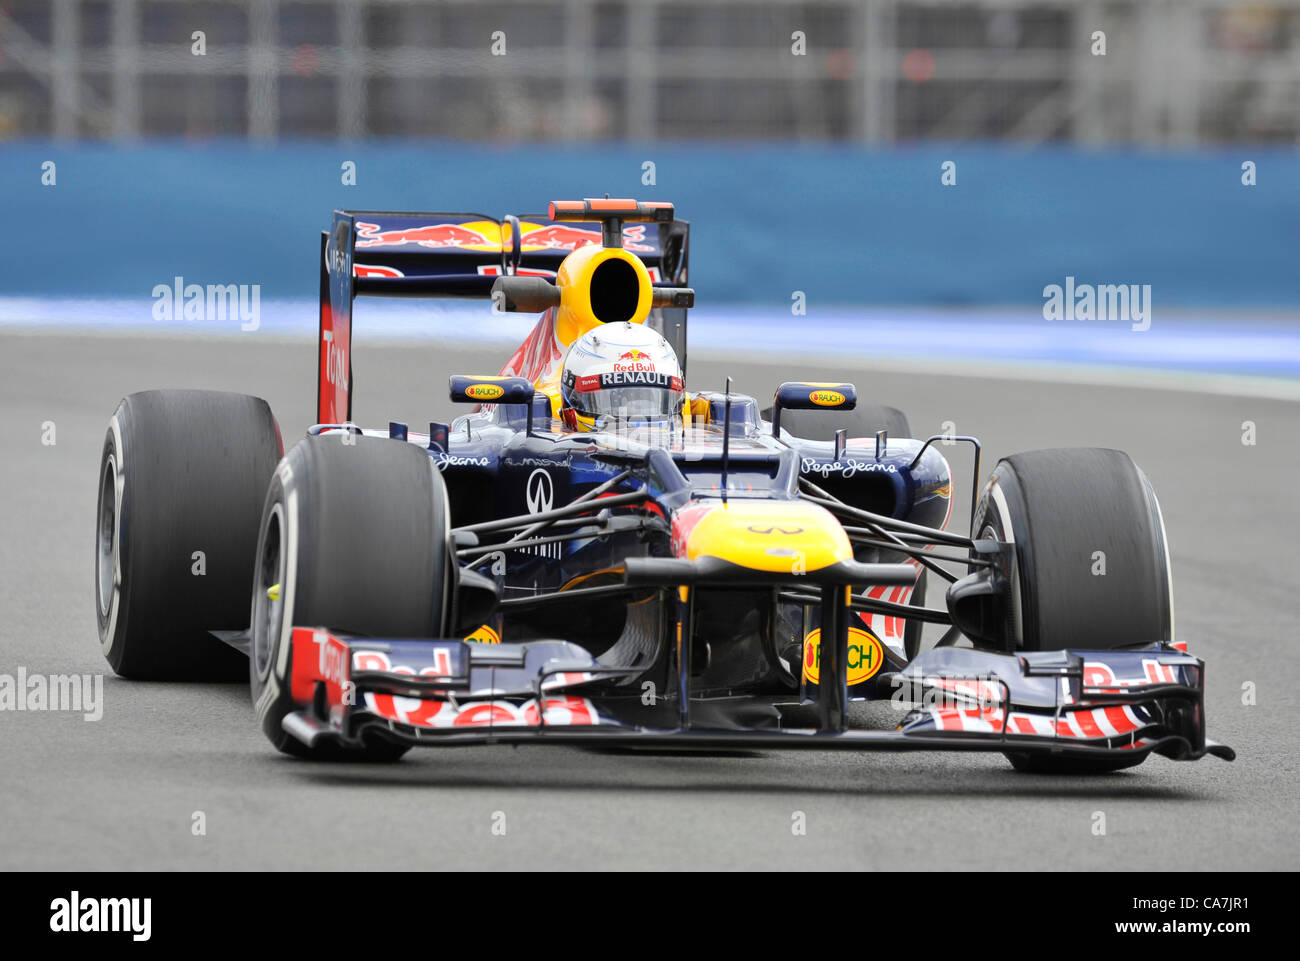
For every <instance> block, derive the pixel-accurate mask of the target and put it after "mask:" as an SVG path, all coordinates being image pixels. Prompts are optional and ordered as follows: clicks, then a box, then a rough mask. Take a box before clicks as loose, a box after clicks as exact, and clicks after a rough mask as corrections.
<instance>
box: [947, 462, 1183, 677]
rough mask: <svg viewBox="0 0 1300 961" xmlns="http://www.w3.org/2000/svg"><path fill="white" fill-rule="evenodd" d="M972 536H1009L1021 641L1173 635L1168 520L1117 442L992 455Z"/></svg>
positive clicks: (1098, 645)
mask: <svg viewBox="0 0 1300 961" xmlns="http://www.w3.org/2000/svg"><path fill="white" fill-rule="evenodd" d="M973 529H974V530H975V532H976V537H977V538H990V537H991V538H996V539H998V540H1003V541H1010V542H1012V543H1014V544H1015V555H1014V557H1015V560H1014V570H1013V572H1012V585H1011V587H1012V603H1011V612H1010V613H1011V617H1010V620H1011V627H1010V630H1011V632H1012V634H1013V637H1012V638H1011V639H1010V640H1014V642H1015V647H1016V649H1017V650H1025V651H1053V650H1064V649H1066V648H1078V649H1082V650H1107V649H1111V648H1122V647H1134V646H1138V645H1142V644H1150V643H1152V642H1154V641H1169V640H1171V639H1172V638H1173V625H1174V615H1173V601H1172V594H1171V589H1172V588H1171V585H1172V578H1171V576H1170V572H1169V553H1168V550H1167V548H1166V544H1165V531H1164V522H1163V521H1162V520H1161V517H1160V507H1159V505H1158V504H1157V502H1156V496H1155V491H1154V490H1152V487H1151V482H1150V481H1148V480H1147V477H1146V475H1145V474H1143V473H1142V471H1141V470H1139V469H1138V467H1137V465H1136V464H1134V463H1133V461H1132V460H1131V459H1129V456H1128V454H1125V453H1124V452H1123V451H1117V450H1104V449H1100V448H1089V447H1075V448H1062V449H1058V450H1038V451H1030V452H1028V453H1025V454H1015V455H1013V456H1011V457H1007V458H1005V459H1004V460H1002V461H1000V462H999V463H998V466H997V468H996V469H994V471H993V476H992V478H990V480H989V483H988V486H987V487H986V488H985V490H984V494H983V496H982V497H981V499H980V502H979V504H978V506H977V507H976V510H975V523H974V527H973Z"/></svg>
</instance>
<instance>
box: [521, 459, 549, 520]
mask: <svg viewBox="0 0 1300 961" xmlns="http://www.w3.org/2000/svg"><path fill="white" fill-rule="evenodd" d="M524 496H525V498H526V499H527V502H528V513H530V514H539V513H541V512H542V511H549V510H550V509H551V504H552V503H553V502H554V490H553V488H552V486H551V475H550V474H549V473H548V472H547V470H546V468H544V467H539V468H537V470H535V471H533V472H532V473H531V474H529V475H528V483H527V484H526V485H525V487H524Z"/></svg>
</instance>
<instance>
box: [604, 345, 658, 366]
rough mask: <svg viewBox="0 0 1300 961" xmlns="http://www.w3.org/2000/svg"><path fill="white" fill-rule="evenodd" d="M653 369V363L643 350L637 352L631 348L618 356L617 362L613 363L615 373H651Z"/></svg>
mask: <svg viewBox="0 0 1300 961" xmlns="http://www.w3.org/2000/svg"><path fill="white" fill-rule="evenodd" d="M654 369H655V364H654V361H653V360H651V358H650V355H649V354H647V353H646V352H645V351H644V350H637V349H636V348H635V347H633V348H632V349H631V350H629V351H627V352H626V353H624V354H619V357H618V360H616V361H614V370H616V371H637V370H644V371H651V372H653V371H654Z"/></svg>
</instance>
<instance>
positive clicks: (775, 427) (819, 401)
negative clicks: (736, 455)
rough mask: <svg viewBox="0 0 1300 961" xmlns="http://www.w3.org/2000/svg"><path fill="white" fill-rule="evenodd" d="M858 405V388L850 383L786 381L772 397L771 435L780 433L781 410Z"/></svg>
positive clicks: (841, 407)
mask: <svg viewBox="0 0 1300 961" xmlns="http://www.w3.org/2000/svg"><path fill="white" fill-rule="evenodd" d="M856 406H858V389H857V388H856V387H854V386H853V385H852V384H824V383H818V382H815V381H802V380H792V381H787V382H786V383H784V384H782V385H781V386H780V387H778V388H777V389H776V397H774V398H773V399H772V436H773V437H778V436H780V434H781V411H782V409H784V410H852V409H853V408H854V407H856Z"/></svg>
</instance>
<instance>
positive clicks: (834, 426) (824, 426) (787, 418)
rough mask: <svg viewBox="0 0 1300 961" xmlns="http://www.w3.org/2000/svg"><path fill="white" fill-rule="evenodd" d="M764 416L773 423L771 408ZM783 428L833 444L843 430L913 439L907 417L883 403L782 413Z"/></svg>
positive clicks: (784, 411) (801, 435) (863, 434)
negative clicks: (881, 433)
mask: <svg viewBox="0 0 1300 961" xmlns="http://www.w3.org/2000/svg"><path fill="white" fill-rule="evenodd" d="M763 416H764V417H766V418H767V419H768V420H771V419H772V411H771V408H769V409H767V410H765V411H764V412H763ZM781 426H782V427H783V428H784V429H785V430H788V431H789V432H790V433H791V434H793V435H794V436H795V437H802V438H803V439H804V440H824V441H832V440H834V439H835V432H836V431H837V430H839V429H840V428H841V427H843V428H847V429H848V432H849V433H848V436H849V437H875V436H876V431H878V430H881V429H884V430H886V431H888V432H889V436H890V437H911V436H912V428H911V426H910V425H909V424H908V423H907V415H906V414H904V413H903V412H902V411H901V410H899V409H898V408H896V407H886V406H885V405H883V404H859V405H858V406H857V407H855V408H854V409H853V410H842V411H831V410H825V411H823V410H783V411H781Z"/></svg>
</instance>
